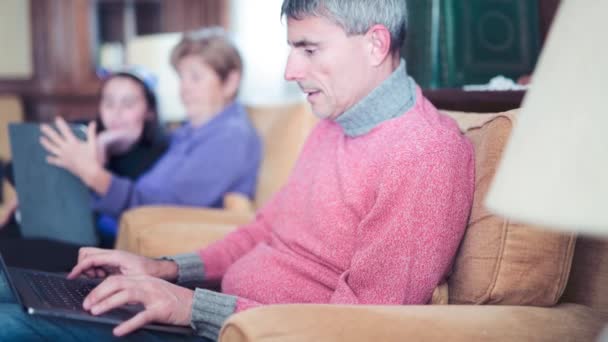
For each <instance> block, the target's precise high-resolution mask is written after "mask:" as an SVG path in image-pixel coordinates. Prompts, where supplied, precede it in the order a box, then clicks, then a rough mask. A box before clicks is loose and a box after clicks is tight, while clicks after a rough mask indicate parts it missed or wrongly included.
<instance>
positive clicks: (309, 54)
mask: <svg viewBox="0 0 608 342" xmlns="http://www.w3.org/2000/svg"><path fill="white" fill-rule="evenodd" d="M304 52H305V53H306V54H307V55H308V56H312V55H314V54H315V50H313V49H304Z"/></svg>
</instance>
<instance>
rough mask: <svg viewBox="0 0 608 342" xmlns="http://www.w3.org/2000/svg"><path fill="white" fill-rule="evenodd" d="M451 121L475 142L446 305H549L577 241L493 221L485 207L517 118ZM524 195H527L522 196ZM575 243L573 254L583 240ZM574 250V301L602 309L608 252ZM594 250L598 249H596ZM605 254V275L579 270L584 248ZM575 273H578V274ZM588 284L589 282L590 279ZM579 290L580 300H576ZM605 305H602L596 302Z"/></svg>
mask: <svg viewBox="0 0 608 342" xmlns="http://www.w3.org/2000/svg"><path fill="white" fill-rule="evenodd" d="M447 114H448V115H451V116H452V117H454V118H456V119H457V121H458V122H459V124H460V125H461V129H462V130H463V132H465V134H466V135H467V136H468V137H469V139H470V140H471V141H472V142H473V145H474V147H475V157H476V184H475V186H476V189H475V196H474V203H473V208H472V212H471V216H470V220H469V225H468V227H467V231H466V233H465V236H464V238H463V241H462V243H461V246H460V249H459V251H458V254H457V256H456V259H455V262H454V268H453V273H452V275H451V276H450V277H449V280H448V283H449V302H450V303H454V304H504V305H533V306H552V305H554V304H556V303H558V302H559V301H560V298H561V297H562V294H563V293H564V290H565V288H566V285H567V284H568V280H569V276H570V270H571V267H572V265H573V263H572V260H573V256H574V254H575V244H576V238H575V236H574V235H573V234H560V233H556V232H553V231H549V230H543V229H540V228H537V227H532V226H530V225H525V224H515V223H513V222H511V221H509V220H507V219H504V218H501V217H498V216H497V215H493V214H492V213H490V212H489V211H487V209H486V208H485V206H484V199H485V195H486V192H487V190H488V188H489V186H490V184H491V181H492V178H493V176H494V173H495V171H496V168H497V166H498V164H499V163H498V162H499V160H500V157H501V154H502V151H503V149H504V147H505V143H506V141H507V140H508V137H509V134H510V131H511V128H512V126H513V122H514V120H515V118H516V112H515V111H512V112H507V113H500V114H466V113H447ZM522 196H525V194H522ZM583 241H584V240H582V241H579V244H578V247H577V250H578V249H580V245H581V244H582V243H584V242H583ZM590 241H591V245H593V246H592V247H591V248H590V247H589V246H588V244H586V245H585V251H579V252H578V253H577V255H576V258H575V263H574V266H573V267H574V270H573V271H572V274H573V276H572V277H570V278H571V279H572V281H570V283H571V284H570V286H569V291H568V293H570V292H572V295H569V296H570V298H572V299H573V301H574V302H577V303H583V304H587V305H591V304H594V305H596V304H597V303H599V302H601V303H603V304H601V305H600V306H605V304H606V296H605V292H606V291H605V290H604V289H602V288H601V284H602V281H603V284H605V283H606V278H605V277H606V273H607V272H606V271H607V269H606V268H607V267H608V250H606V246H605V245H603V244H599V245H598V243H597V240H590ZM596 245H597V246H596ZM589 249H592V250H594V253H598V251H603V253H604V254H603V255H604V257H603V258H604V259H603V260H599V259H598V262H599V263H603V265H602V266H601V268H602V272H601V273H603V275H599V276H598V275H597V274H592V273H593V272H592V271H590V270H589V267H588V265H587V268H585V265H586V262H585V261H581V260H584V259H586V258H588V255H587V252H586V250H589ZM579 267H582V268H581V269H579ZM596 270H597V269H596ZM590 280H592V281H590ZM581 292H585V293H586V295H585V294H581ZM602 301H603V302H602Z"/></svg>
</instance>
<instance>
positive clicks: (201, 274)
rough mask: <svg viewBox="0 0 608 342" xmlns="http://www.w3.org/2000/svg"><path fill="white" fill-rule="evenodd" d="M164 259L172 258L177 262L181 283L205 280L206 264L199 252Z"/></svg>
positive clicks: (196, 282) (186, 283) (194, 282)
mask: <svg viewBox="0 0 608 342" xmlns="http://www.w3.org/2000/svg"><path fill="white" fill-rule="evenodd" d="M162 259H166V260H172V261H174V262H175V263H176V264H177V284H179V285H186V286H187V285H198V284H202V283H203V281H204V280H205V264H203V261H202V260H201V257H200V256H199V255H198V254H197V253H187V254H177V255H172V256H166V257H163V258H162Z"/></svg>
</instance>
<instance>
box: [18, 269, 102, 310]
mask: <svg viewBox="0 0 608 342" xmlns="http://www.w3.org/2000/svg"><path fill="white" fill-rule="evenodd" d="M24 275H25V276H26V278H27V279H28V280H29V281H30V282H31V284H32V285H33V286H32V287H33V288H34V290H35V291H36V292H37V293H38V295H39V296H40V297H41V298H42V299H43V300H44V301H46V302H47V303H49V304H51V305H52V306H55V307H58V308H63V309H72V310H82V302H83V301H84V298H85V297H86V296H87V295H88V294H89V292H91V290H93V288H95V285H94V284H89V283H84V282H82V281H78V280H68V279H65V278H62V277H58V276H53V275H49V274H45V273H35V272H27V273H25V274H24Z"/></svg>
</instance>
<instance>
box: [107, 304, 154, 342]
mask: <svg viewBox="0 0 608 342" xmlns="http://www.w3.org/2000/svg"><path fill="white" fill-rule="evenodd" d="M153 320H154V316H153V314H152V313H150V311H148V310H147V309H146V310H144V311H142V312H140V313H138V314H137V315H135V316H133V318H131V319H130V320H128V321H126V322H123V323H121V324H120V325H119V326H117V327H116V328H114V331H113V332H114V335H116V336H119V337H120V336H124V335H126V334H129V333H131V332H133V331H135V330H137V329H139V328H141V327H143V326H144V325H146V324H148V323H149V322H152V321H153Z"/></svg>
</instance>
